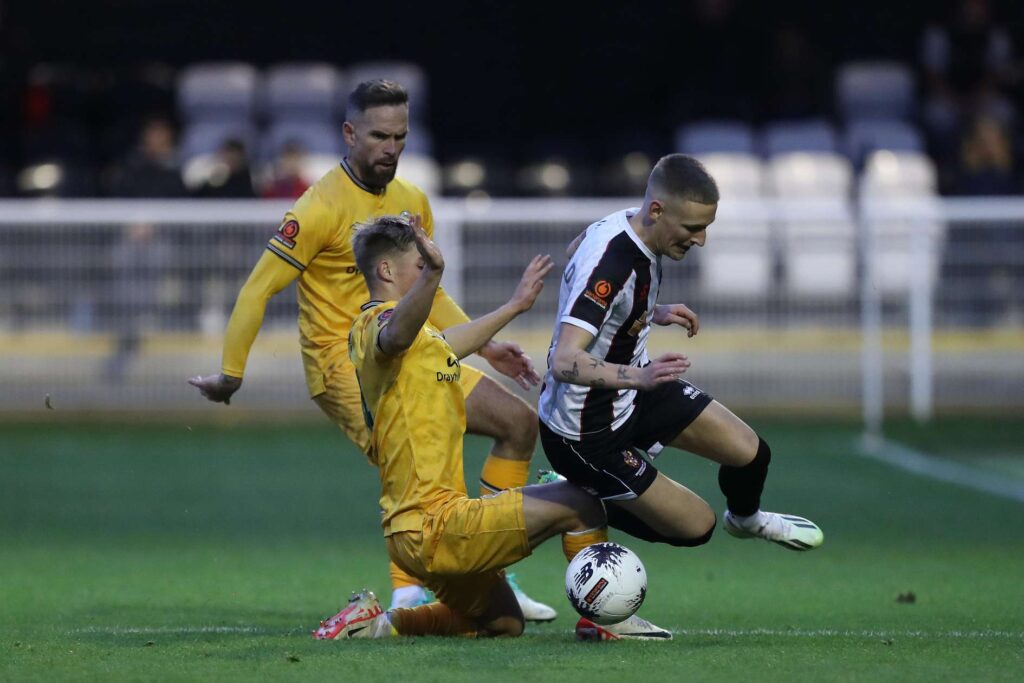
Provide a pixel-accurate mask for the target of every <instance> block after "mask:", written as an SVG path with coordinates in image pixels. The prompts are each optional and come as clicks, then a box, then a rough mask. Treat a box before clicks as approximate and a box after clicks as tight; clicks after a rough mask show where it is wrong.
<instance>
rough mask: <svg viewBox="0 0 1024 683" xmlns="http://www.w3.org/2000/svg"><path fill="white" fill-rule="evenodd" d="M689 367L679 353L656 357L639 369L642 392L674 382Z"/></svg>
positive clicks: (688, 362) (688, 363)
mask: <svg viewBox="0 0 1024 683" xmlns="http://www.w3.org/2000/svg"><path fill="white" fill-rule="evenodd" d="M689 367H690V361H689V360H687V359H686V356H684V355H683V354H681V353H666V354H664V355H661V356H658V357H657V358H655V359H654V361H653V362H651V363H649V364H647V365H645V366H644V367H642V368H640V386H639V387H637V388H638V389H640V390H642V391H650V390H651V389H654V388H655V387H657V386H658V385H659V384H664V383H665V382H674V381H676V380H677V379H679V377H680V376H681V375H682V374H683V373H684V372H686V370H687V368H689Z"/></svg>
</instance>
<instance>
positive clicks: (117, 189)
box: [111, 118, 187, 197]
mask: <svg viewBox="0 0 1024 683" xmlns="http://www.w3.org/2000/svg"><path fill="white" fill-rule="evenodd" d="M176 157H177V154H176V150H175V138H174V129H173V128H172V127H171V124H170V122H169V121H168V120H167V119H164V118H153V119H149V120H148V121H147V122H146V123H145V124H144V125H143V126H142V131H141V133H140V135H139V146H138V150H137V151H136V152H135V153H134V154H132V155H131V156H130V157H129V158H128V160H127V161H125V163H124V164H122V165H121V167H120V168H118V169H115V171H114V177H113V180H112V182H111V194H113V195H114V196H117V197H184V196H186V195H187V193H186V191H185V185H184V183H182V181H181V171H180V169H179V168H178V164H177V160H176Z"/></svg>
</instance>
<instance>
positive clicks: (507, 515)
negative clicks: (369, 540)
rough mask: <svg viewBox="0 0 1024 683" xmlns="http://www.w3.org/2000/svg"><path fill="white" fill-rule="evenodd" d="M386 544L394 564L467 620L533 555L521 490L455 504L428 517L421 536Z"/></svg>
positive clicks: (397, 537) (396, 537)
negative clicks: (508, 574)
mask: <svg viewBox="0 0 1024 683" xmlns="http://www.w3.org/2000/svg"><path fill="white" fill-rule="evenodd" d="M385 540H386V542H387V547H388V555H389V556H390V557H391V560H392V561H393V562H394V563H395V564H397V565H398V566H399V567H401V568H402V569H403V570H404V571H406V572H408V573H409V574H411V575H412V576H415V577H416V578H418V579H419V580H421V581H422V582H423V585H425V586H426V587H427V588H429V589H430V590H432V591H434V595H436V596H437V599H438V600H440V601H441V602H443V603H444V604H446V605H448V606H449V607H451V608H452V609H453V610H456V611H458V612H461V613H462V614H464V615H466V616H468V617H478V616H480V615H481V614H483V613H484V612H485V611H486V610H487V607H488V605H489V604H490V599H491V593H492V592H493V590H494V586H495V584H496V583H498V582H499V581H501V580H502V579H503V578H504V571H503V570H504V568H505V567H507V566H509V565H511V564H515V563H516V562H518V561H519V560H521V559H523V558H524V557H528V556H529V555H530V553H531V552H532V551H531V550H530V542H529V538H528V537H527V535H526V522H525V520H524V517H523V491H522V489H508V490H506V491H502V492H501V493H498V494H496V495H493V496H487V497H486V498H459V499H457V500H455V501H452V502H451V503H448V504H446V505H444V506H443V507H442V508H441V509H439V510H436V511H433V512H431V513H427V514H426V515H425V516H424V518H423V530H422V531H400V532H396V533H393V534H391V535H390V536H388V537H387V538H386V539H385Z"/></svg>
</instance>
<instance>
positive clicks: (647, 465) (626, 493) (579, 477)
mask: <svg viewBox="0 0 1024 683" xmlns="http://www.w3.org/2000/svg"><path fill="white" fill-rule="evenodd" d="M712 400H714V399H713V398H712V397H711V396H710V395H709V394H706V393H704V392H703V391H701V390H700V389H698V388H697V387H695V386H694V385H692V384H690V383H689V382H685V381H683V380H678V381H676V382H666V383H665V384H662V385H661V386H659V387H658V388H657V389H654V390H653V391H638V392H637V394H636V399H635V400H634V402H633V405H634V408H633V414H632V415H630V416H629V419H628V420H626V422H625V424H623V425H622V426H621V427H619V428H618V429H611V428H610V427H609V428H608V429H606V430H602V431H600V432H596V433H593V434H587V435H585V436H584V437H583V438H582V439H581V440H579V441H573V440H571V439H567V438H565V437H563V436H561V435H560V434H556V433H555V432H553V431H551V430H550V429H549V428H548V426H547V425H545V424H544V423H543V422H541V423H540V441H541V444H542V445H543V446H544V454H545V455H547V456H548V461H549V462H550V463H551V467H553V468H554V470H555V471H556V472H558V473H559V474H561V475H562V476H563V477H565V478H566V479H568V480H569V481H571V482H572V483H574V484H576V485H577V486H579V487H581V488H584V489H586V490H588V491H590V492H591V493H593V494H594V495H596V496H599V497H600V498H601V499H602V500H629V499H631V498H636V497H637V496H639V495H640V494H642V493H643V492H644V491H646V490H647V489H648V488H649V487H650V485H651V484H653V483H654V480H655V478H656V477H657V476H658V470H657V469H656V468H655V467H654V465H653V464H652V462H651V461H650V459H649V458H648V457H645V455H644V454H642V453H640V452H638V450H637V449H639V450H641V451H645V452H646V455H647V456H650V458H653V457H655V456H656V455H657V454H658V453H660V452H661V449H662V448H663V447H664V445H665V444H666V443H668V442H669V441H672V439H674V438H676V436H678V435H679V433H680V432H682V431H683V430H684V429H686V428H687V427H689V426H690V423H691V422H693V421H694V420H695V419H697V416H698V415H700V414H701V413H702V412H703V411H704V409H705V408H707V407H708V405H709V404H710V403H711V401H712Z"/></svg>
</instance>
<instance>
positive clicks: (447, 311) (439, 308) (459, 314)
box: [420, 196, 469, 330]
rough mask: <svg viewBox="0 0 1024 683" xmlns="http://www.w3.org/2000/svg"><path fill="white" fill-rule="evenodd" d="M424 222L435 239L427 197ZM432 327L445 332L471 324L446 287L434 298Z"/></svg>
mask: <svg viewBox="0 0 1024 683" xmlns="http://www.w3.org/2000/svg"><path fill="white" fill-rule="evenodd" d="M420 215H421V217H422V220H423V231H424V232H425V233H427V236H428V237H430V238H431V239H433V238H434V214H433V212H432V211H431V210H430V202H428V201H427V198H426V196H424V197H423V207H422V213H421V214H420ZM428 320H429V322H430V324H431V325H433V326H434V327H436V328H437V329H439V330H445V329H447V328H449V327H454V326H455V325H461V324H462V323H468V322H469V316H468V315H466V314H465V312H464V311H463V310H462V309H461V308H460V307H459V305H458V304H457V303H455V300H454V299H452V298H451V297H450V296H448V293H447V292H445V291H444V287H438V288H437V294H436V295H435V296H434V305H433V307H431V309H430V317H429V318H428Z"/></svg>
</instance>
